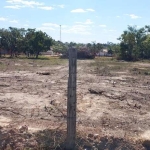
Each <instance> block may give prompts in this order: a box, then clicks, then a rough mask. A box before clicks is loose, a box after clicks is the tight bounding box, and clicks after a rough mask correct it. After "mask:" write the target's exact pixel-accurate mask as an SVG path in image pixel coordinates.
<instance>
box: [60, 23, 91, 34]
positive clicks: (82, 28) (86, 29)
mask: <svg viewBox="0 0 150 150" xmlns="http://www.w3.org/2000/svg"><path fill="white" fill-rule="evenodd" d="M90 30H91V27H90V26H89V25H73V26H70V27H68V28H67V29H63V30H62V32H63V33H69V34H70V33H71V34H79V35H90V34H91V32H90Z"/></svg>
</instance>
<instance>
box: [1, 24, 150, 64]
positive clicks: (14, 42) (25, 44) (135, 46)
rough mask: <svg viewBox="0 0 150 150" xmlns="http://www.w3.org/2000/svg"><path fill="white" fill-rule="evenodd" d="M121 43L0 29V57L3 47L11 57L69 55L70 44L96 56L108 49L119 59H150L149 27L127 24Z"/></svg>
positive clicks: (27, 30) (25, 30)
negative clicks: (57, 38) (67, 39)
mask: <svg viewBox="0 0 150 150" xmlns="http://www.w3.org/2000/svg"><path fill="white" fill-rule="evenodd" d="M118 40H119V41H120V42H119V43H117V44H116V43H112V42H107V43H96V42H95V41H94V42H91V43H87V44H83V43H75V42H64V43H63V42H61V41H55V40H54V39H52V37H50V36H49V35H47V34H46V33H45V32H42V31H37V30H36V29H30V28H29V29H24V28H20V29H19V28H14V27H9V28H8V29H4V28H3V29H0V50H1V51H0V56H1V53H2V50H5V51H7V53H9V54H10V56H11V57H14V56H18V55H19V54H22V53H24V54H26V55H27V56H28V57H30V56H33V55H34V56H35V57H36V58H38V56H39V54H40V52H44V51H48V50H49V49H50V47H51V50H53V52H55V53H61V54H66V53H67V51H68V48H69V47H76V48H77V49H78V52H80V53H81V54H82V55H83V52H86V53H88V54H89V53H90V54H91V55H92V56H95V55H96V54H97V53H99V52H101V51H103V49H107V50H108V53H109V54H112V55H114V56H115V57H116V58H117V59H123V60H127V61H132V60H139V59H149V58H150V26H145V27H142V28H139V29H138V28H137V27H136V26H128V28H127V30H125V31H123V33H122V34H121V35H120V37H119V38H118Z"/></svg>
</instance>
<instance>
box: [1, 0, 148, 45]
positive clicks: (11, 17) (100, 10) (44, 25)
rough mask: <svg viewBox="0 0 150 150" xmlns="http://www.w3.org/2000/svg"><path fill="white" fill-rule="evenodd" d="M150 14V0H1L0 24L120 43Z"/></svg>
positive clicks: (79, 39) (85, 40) (66, 39)
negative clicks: (119, 39) (129, 31)
mask: <svg viewBox="0 0 150 150" xmlns="http://www.w3.org/2000/svg"><path fill="white" fill-rule="evenodd" d="M149 16H150V0H142V1H140V0H139V1H138V0H74V1H73V0H0V28H6V29H7V28H8V27H17V28H26V29H27V28H36V29H37V30H42V31H44V32H46V33H47V34H48V35H49V36H51V37H52V38H53V39H55V40H61V41H62V42H77V43H91V42H96V43H107V42H113V43H119V41H118V40H117V38H119V36H120V35H121V34H122V33H123V31H124V30H126V29H127V27H128V25H130V26H134V25H135V26H137V28H141V27H144V26H145V25H150V17H149ZM60 25H61V26H60ZM60 31H61V37H60Z"/></svg>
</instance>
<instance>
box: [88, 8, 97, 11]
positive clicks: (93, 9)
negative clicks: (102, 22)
mask: <svg viewBox="0 0 150 150" xmlns="http://www.w3.org/2000/svg"><path fill="white" fill-rule="evenodd" d="M86 10H87V11H95V10H94V9H91V8H89V9H86Z"/></svg>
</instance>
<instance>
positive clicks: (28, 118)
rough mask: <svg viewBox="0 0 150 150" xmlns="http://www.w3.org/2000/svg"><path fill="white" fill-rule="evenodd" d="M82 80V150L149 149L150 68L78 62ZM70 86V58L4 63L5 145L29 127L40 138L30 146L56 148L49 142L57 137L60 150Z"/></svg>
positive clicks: (0, 100) (0, 102) (0, 72)
mask: <svg viewBox="0 0 150 150" xmlns="http://www.w3.org/2000/svg"><path fill="white" fill-rule="evenodd" d="M77 76H78V80H77V100H78V104H77V130H78V133H79V135H78V137H79V139H80V140H79V139H78V140H79V141H78V148H79V147H80V148H81V149H82V148H87V147H89V149H90V148H91V149H92V146H93V145H94V146H95V147H97V148H98V149H105V148H108V149H117V148H118V149H119V146H120V149H121V147H125V148H126V149H149V148H150V142H149V141H150V117H149V116H150V92H149V90H150V63H149V62H121V61H116V60H112V59H111V58H107V59H106V58H97V59H95V60H78V72H77ZM67 81H68V61H67V60H64V59H58V58H49V59H44V58H43V59H39V60H35V59H33V60H32V59H24V58H22V59H6V58H4V59H0V114H1V115H0V126H1V132H0V133H1V135H3V136H1V137H0V146H1V147H2V146H3V145H4V144H2V142H3V140H4V138H7V136H6V137H5V135H4V132H5V133H6V131H8V132H9V131H10V130H12V129H13V133H11V134H12V135H13V134H16V133H17V135H18V132H19V133H20V130H21V129H20V128H21V127H26V126H27V128H26V129H23V132H24V131H25V130H28V132H30V134H31V133H32V134H31V135H30V136H31V137H32V138H33V137H34V140H33V141H34V142H33V143H34V144H31V142H30V144H29V145H31V146H29V145H28V146H27V147H35V145H36V146H37V147H38V144H39V143H40V144H43V143H44V144H43V145H44V146H43V147H42V148H43V149H46V145H47V146H49V149H50V146H51V145H50V142H48V143H46V142H45V141H46V140H47V139H51V138H52V139H53V141H52V143H53V144H52V146H53V147H57V146H59V145H60V142H63V139H64V138H65V132H66V112H67V107H66V103H67ZM14 128H16V129H14ZM18 129H20V130H18ZM45 129H49V130H45ZM45 131H46V132H45ZM48 131H49V132H48ZM52 131H53V132H52ZM58 131H59V132H58ZM39 133H40V134H39ZM48 133H49V134H48ZM22 134H23V133H22ZM24 134H25V133H24ZM41 134H42V135H43V136H41ZM47 134H48V135H47ZM33 135H34V136H33ZM37 135H38V139H36V137H37ZM46 135H47V136H46ZM20 136H21V137H22V136H23V135H20ZM49 136H50V137H49ZM58 137H61V138H60V139H58ZM81 137H82V138H81ZM86 137H88V138H86ZM16 138H17V139H18V137H16ZM54 138H55V142H54ZM27 139H28V140H29V141H30V138H27ZM35 139H36V140H35ZM44 139H45V141H44ZM52 139H51V140H52ZM81 139H82V140H81ZM24 140H26V138H24ZM57 140H58V141H57ZM61 140H62V141H61ZM8 141H11V140H8ZM31 141H32V140H31ZM119 142H120V145H119ZM128 142H129V143H128ZM130 142H131V143H130ZM8 143H9V142H8ZM20 143H21V142H20ZM22 143H23V142H22ZM110 143H111V144H110ZM14 144H15V143H14ZM142 144H143V145H142ZM7 146H10V147H11V145H8V144H7ZM24 146H25V144H24ZM16 147H17V146H16ZM60 147H61V146H60ZM35 149H36V148H35ZM37 149H38V148H37ZM47 149H48V148H47ZM51 149H52V147H51Z"/></svg>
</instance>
